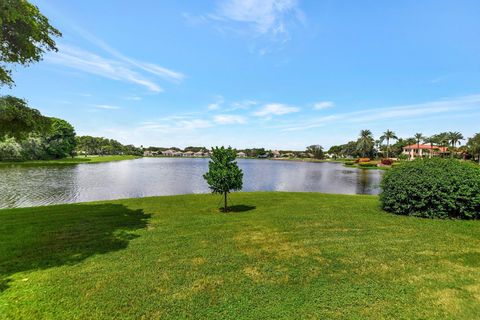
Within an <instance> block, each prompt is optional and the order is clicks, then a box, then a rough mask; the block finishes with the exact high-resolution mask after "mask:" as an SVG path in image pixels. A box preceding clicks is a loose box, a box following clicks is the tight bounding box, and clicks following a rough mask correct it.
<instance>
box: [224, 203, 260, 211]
mask: <svg viewBox="0 0 480 320" xmlns="http://www.w3.org/2000/svg"><path fill="white" fill-rule="evenodd" d="M256 208H257V207H255V206H249V205H244V204H239V205H235V206H229V207H228V210H227V212H245V211H250V210H254V209H256Z"/></svg>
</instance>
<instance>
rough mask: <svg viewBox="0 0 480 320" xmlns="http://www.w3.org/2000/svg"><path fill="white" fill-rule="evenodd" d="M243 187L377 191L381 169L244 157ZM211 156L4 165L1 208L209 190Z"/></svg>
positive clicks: (284, 189)
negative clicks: (31, 165)
mask: <svg viewBox="0 0 480 320" xmlns="http://www.w3.org/2000/svg"><path fill="white" fill-rule="evenodd" d="M238 162H239V165H240V167H241V168H242V169H243V171H244V188H243V190H244V191H259V190H263V191H270V190H272V191H314V192H325V193H343V194H377V193H378V191H379V183H380V180H381V177H382V172H381V171H376V170H359V169H355V168H345V167H344V166H343V165H341V164H337V163H308V162H305V163H304V162H292V161H268V160H246V159H240V160H239V161H238ZM207 169H208V159H191V158H190V159H174V158H143V159H138V160H130V161H120V162H109V163H98V164H80V165H75V166H58V167H55V166H48V167H22V166H10V167H3V168H0V208H11V207H27V206H35V205H46V204H55V203H70V202H82V201H93V200H110V199H118V198H130V197H145V196H154V195H174V194H185V193H206V192H209V189H208V186H207V184H206V183H205V181H204V180H203V178H202V175H203V173H205V172H206V171H207Z"/></svg>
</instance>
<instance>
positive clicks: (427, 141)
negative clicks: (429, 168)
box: [423, 135, 438, 158]
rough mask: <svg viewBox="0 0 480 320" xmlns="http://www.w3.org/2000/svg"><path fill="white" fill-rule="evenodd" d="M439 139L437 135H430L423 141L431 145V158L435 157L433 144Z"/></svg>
mask: <svg viewBox="0 0 480 320" xmlns="http://www.w3.org/2000/svg"><path fill="white" fill-rule="evenodd" d="M437 141H438V139H437V137H436V136H434V135H433V136H430V137H427V138H425V139H423V142H425V143H428V144H429V145H430V158H431V157H433V145H434V144H435V143H437Z"/></svg>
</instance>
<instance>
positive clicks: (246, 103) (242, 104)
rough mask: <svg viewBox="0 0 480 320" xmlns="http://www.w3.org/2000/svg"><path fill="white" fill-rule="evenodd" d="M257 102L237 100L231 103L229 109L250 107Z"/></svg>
mask: <svg viewBox="0 0 480 320" xmlns="http://www.w3.org/2000/svg"><path fill="white" fill-rule="evenodd" d="M257 104H258V102H257V101H255V100H243V101H236V102H233V103H232V104H231V107H230V108H229V109H228V111H234V110H245V109H250V108H251V107H253V106H255V105H257Z"/></svg>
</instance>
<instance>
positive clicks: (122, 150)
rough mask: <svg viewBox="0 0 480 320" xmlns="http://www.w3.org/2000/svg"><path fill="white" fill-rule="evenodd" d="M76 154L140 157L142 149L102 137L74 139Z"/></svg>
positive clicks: (79, 137)
mask: <svg viewBox="0 0 480 320" xmlns="http://www.w3.org/2000/svg"><path fill="white" fill-rule="evenodd" d="M76 153H77V154H78V155H85V156H86V155H100V156H102V155H120V154H128V155H138V156H140V155H142V154H143V153H142V149H141V148H137V147H135V146H134V145H131V144H130V145H123V144H121V143H120V142H118V141H117V140H114V139H107V138H102V137H92V136H78V137H76Z"/></svg>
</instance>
